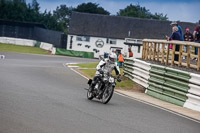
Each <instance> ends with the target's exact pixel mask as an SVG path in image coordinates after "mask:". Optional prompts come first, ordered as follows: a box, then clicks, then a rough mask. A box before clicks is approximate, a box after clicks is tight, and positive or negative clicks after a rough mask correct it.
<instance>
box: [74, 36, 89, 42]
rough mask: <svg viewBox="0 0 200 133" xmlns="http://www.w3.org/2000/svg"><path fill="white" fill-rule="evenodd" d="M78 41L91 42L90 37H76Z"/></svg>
mask: <svg viewBox="0 0 200 133" xmlns="http://www.w3.org/2000/svg"><path fill="white" fill-rule="evenodd" d="M76 40H77V41H85V42H89V41H90V37H89V36H77V37H76Z"/></svg>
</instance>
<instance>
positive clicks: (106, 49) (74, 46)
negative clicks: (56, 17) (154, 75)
mask: <svg viewBox="0 0 200 133" xmlns="http://www.w3.org/2000/svg"><path fill="white" fill-rule="evenodd" d="M71 36H73V38H72V49H70V41H71ZM76 37H77V36H76V35H68V42H67V49H68V50H75V51H86V52H94V51H93V49H97V50H99V52H98V53H96V52H94V57H95V58H99V55H104V52H107V53H110V52H111V50H110V47H120V48H123V49H122V50H121V52H122V54H125V55H128V46H127V45H125V44H124V42H125V40H122V39H116V41H117V43H116V44H107V43H106V41H107V39H106V38H101V37H90V41H89V42H86V41H77V40H76ZM99 39H100V40H102V41H103V43H104V45H103V47H102V48H98V47H97V46H96V44H95V43H96V41H97V40H99ZM78 44H82V45H81V46H78ZM86 45H89V46H90V48H87V47H86ZM132 52H133V56H134V58H141V55H142V47H141V48H140V53H138V47H132Z"/></svg>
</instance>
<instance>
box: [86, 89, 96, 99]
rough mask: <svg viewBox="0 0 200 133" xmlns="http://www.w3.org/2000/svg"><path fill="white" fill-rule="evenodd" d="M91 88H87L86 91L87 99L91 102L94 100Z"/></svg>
mask: <svg viewBox="0 0 200 133" xmlns="http://www.w3.org/2000/svg"><path fill="white" fill-rule="evenodd" d="M91 90H92V88H91V87H89V89H88V91H87V99H89V100H92V99H93V98H94V96H93V93H92V91H91Z"/></svg>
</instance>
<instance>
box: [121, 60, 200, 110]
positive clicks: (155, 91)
mask: <svg viewBox="0 0 200 133" xmlns="http://www.w3.org/2000/svg"><path fill="white" fill-rule="evenodd" d="M124 66H125V67H124V76H126V77H128V78H129V79H131V80H133V81H134V82H136V83H138V84H140V85H142V86H143V87H145V88H146V91H145V93H146V94H148V95H150V96H153V97H155V98H158V99H161V100H164V101H167V102H170V103H173V104H176V105H178V106H182V107H186V108H189V109H192V110H196V111H200V75H198V74H194V73H189V72H185V71H181V70H177V69H172V68H169V67H164V66H160V65H154V64H149V63H146V62H145V61H142V60H139V59H125V62H124Z"/></svg>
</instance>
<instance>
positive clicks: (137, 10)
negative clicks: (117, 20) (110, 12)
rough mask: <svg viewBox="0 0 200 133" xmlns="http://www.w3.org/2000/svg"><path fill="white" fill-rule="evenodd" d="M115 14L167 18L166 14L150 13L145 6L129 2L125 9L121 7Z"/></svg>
mask: <svg viewBox="0 0 200 133" xmlns="http://www.w3.org/2000/svg"><path fill="white" fill-rule="evenodd" d="M117 16H128V17H138V18H149V19H158V20H168V18H167V15H163V14H162V13H155V14H152V13H150V12H149V10H147V9H146V8H145V7H141V6H140V5H139V4H137V5H132V4H130V5H129V6H127V7H126V8H125V9H121V10H120V11H119V12H118V13H117Z"/></svg>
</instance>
